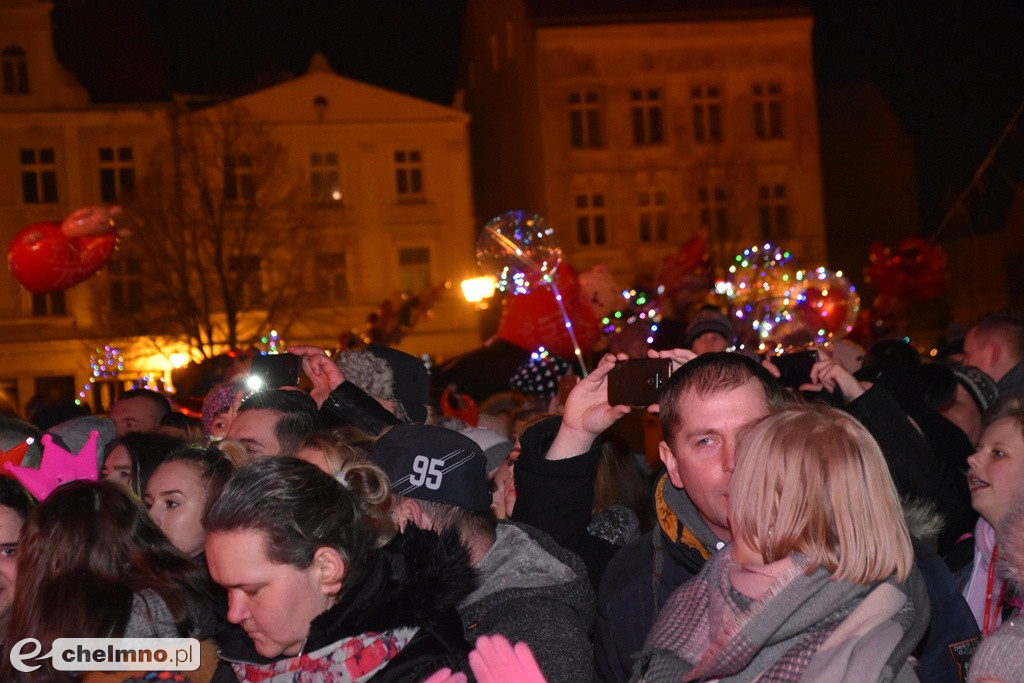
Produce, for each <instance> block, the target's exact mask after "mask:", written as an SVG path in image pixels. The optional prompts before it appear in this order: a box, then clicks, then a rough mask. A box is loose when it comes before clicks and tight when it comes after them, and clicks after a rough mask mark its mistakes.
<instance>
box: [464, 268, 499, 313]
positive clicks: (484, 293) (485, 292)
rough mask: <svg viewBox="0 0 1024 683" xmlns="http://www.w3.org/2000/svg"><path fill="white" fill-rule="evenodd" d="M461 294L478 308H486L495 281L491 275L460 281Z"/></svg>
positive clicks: (492, 292)
mask: <svg viewBox="0 0 1024 683" xmlns="http://www.w3.org/2000/svg"><path fill="white" fill-rule="evenodd" d="M461 284H462V296H463V297H465V299H466V301H468V302H469V303H471V304H473V306H474V307H475V308H476V309H477V310H478V311H482V310H484V309H485V308H487V306H488V303H489V300H490V299H491V298H492V297H493V296H494V288H495V286H496V285H497V282H496V281H495V279H494V278H493V277H490V276H487V275H483V276H481V277H474V278H469V279H468V280H463V281H462V283H461Z"/></svg>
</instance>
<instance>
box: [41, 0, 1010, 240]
mask: <svg viewBox="0 0 1024 683" xmlns="http://www.w3.org/2000/svg"><path fill="white" fill-rule="evenodd" d="M631 1H632V2H633V3H639V2H642V1H643V0H631ZM680 1H681V2H685V0H680ZM809 5H810V7H811V8H812V10H813V12H814V15H815V19H816V26H815V35H814V50H815V63H816V67H817V71H818V78H819V81H823V80H828V79H835V78H847V77H865V78H870V79H872V80H873V81H874V82H875V83H876V84H877V85H878V86H879V88H880V89H881V91H882V93H883V95H884V96H885V97H886V99H887V100H888V101H889V103H890V105H891V106H892V108H893V109H894V111H895V112H896V113H897V115H898V116H899V117H900V119H901V121H902V122H903V125H904V126H905V128H906V129H907V131H908V132H909V133H910V134H911V135H912V136H913V137H914V139H915V142H916V145H917V152H918V157H919V158H918V169H919V171H918V174H919V190H920V192H921V195H922V221H923V223H924V225H925V226H927V225H929V224H932V225H934V224H935V222H937V221H938V219H939V218H940V217H941V213H942V207H943V206H944V204H945V203H947V202H948V200H949V199H950V198H951V196H955V195H956V194H957V193H958V192H959V190H960V189H961V188H962V187H963V186H964V184H966V183H967V182H968V181H969V179H970V177H971V174H972V173H973V171H974V169H975V168H976V166H977V165H978V164H979V163H980V162H981V160H982V159H983V158H984V157H985V154H986V153H987V152H988V150H989V148H990V147H991V145H992V143H993V142H994V140H995V139H996V138H997V137H998V135H999V133H1000V131H1001V130H1002V128H1003V127H1004V126H1005V124H1006V122H1007V121H1008V120H1009V118H1010V117H1011V116H1012V114H1013V112H1014V111H1015V110H1016V109H1017V107H1018V106H1019V105H1020V103H1021V102H1022V101H1024V2H1018V1H1012V2H1011V1H1009V0H1004V1H1003V2H971V1H969V0H962V1H960V2H949V1H947V0H929V1H928V2H921V0H887V1H886V2H884V3H882V2H862V1H860V0H809ZM464 8H465V0H278V1H276V2H271V1H267V0H173V1H168V0H144V1H143V2H139V1H138V0H100V1H97V0H56V9H55V11H54V15H53V18H54V42H55V46H56V49H57V52H58V56H59V57H60V58H61V60H62V61H63V62H64V63H65V65H66V66H68V67H69V68H70V69H71V70H72V71H74V72H75V74H76V76H77V77H78V78H79V80H80V81H81V82H82V83H83V85H85V86H86V88H87V89H88V90H89V92H90V93H91V95H92V97H93V99H94V101H97V102H110V101H140V100H147V99H149V100H152V99H164V98H166V97H167V96H168V94H169V93H170V92H172V91H176V92H189V93H222V94H229V95H234V94H240V93H243V92H247V91H251V90H253V89H257V88H258V87H261V86H266V85H270V84H272V83H274V82H278V81H280V80H282V79H284V78H287V77H289V76H291V75H299V74H302V73H303V72H304V71H305V70H306V68H307V67H308V65H309V59H310V57H311V55H312V54H313V52H315V51H321V52H324V53H325V54H326V56H327V58H328V60H329V61H330V63H331V65H332V67H333V68H334V69H335V70H336V71H337V72H338V73H340V74H342V75H345V76H349V77H352V78H355V79H358V80H362V81H367V82H371V83H375V84H378V85H381V86H384V87H387V88H391V89H394V90H397V91H400V92H404V93H407V94H410V95H414V96H416V97H421V98H424V99H428V100H432V101H435V102H439V103H442V104H449V103H450V102H451V98H452V94H453V92H454V89H455V87H456V75H457V64H458V57H459V46H458V42H459V35H460V31H461V17H462V13H463V11H464Z"/></svg>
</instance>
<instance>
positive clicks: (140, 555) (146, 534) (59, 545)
mask: <svg viewBox="0 0 1024 683" xmlns="http://www.w3.org/2000/svg"><path fill="white" fill-rule="evenodd" d="M18 553H19V562H18V580H17V583H16V585H15V592H14V593H15V594H14V605H13V607H12V610H11V622H10V625H9V627H8V631H7V638H8V642H10V643H14V642H17V641H18V640H20V639H22V638H35V639H36V640H38V641H39V642H40V643H41V644H42V648H43V649H42V652H44V653H46V652H49V651H50V649H51V648H52V643H53V640H54V639H56V638H71V637H77V638H117V637H121V636H123V635H124V629H125V626H126V625H127V623H128V619H129V617H130V616H131V611H132V603H133V599H134V596H135V594H136V593H138V592H139V591H142V590H146V589H149V590H152V591H155V592H156V593H157V594H158V595H159V596H160V597H161V598H162V599H163V601H164V602H165V603H166V605H167V607H168V609H169V610H170V612H171V614H172V616H173V617H174V620H175V624H176V626H177V628H178V631H179V633H180V634H181V635H182V636H200V637H202V636H203V635H206V631H207V630H208V629H210V628H211V623H212V621H211V619H212V614H211V612H212V607H211V604H210V601H209V600H210V598H209V597H208V596H209V594H208V592H207V582H206V579H205V577H204V574H203V572H202V570H201V569H200V568H199V567H198V566H197V565H195V564H194V563H193V562H192V561H190V560H189V559H188V558H186V557H185V556H184V555H182V554H181V553H180V552H179V551H178V550H177V549H176V548H175V547H174V546H173V545H171V543H170V541H168V540H167V538H166V537H165V536H164V535H163V533H161V531H160V529H159V528H157V526H156V525H155V524H153V522H152V521H151V520H150V518H149V515H148V514H146V511H145V509H144V508H143V507H142V506H141V504H140V503H139V502H138V501H137V500H135V499H134V498H132V496H131V495H130V494H129V493H128V492H127V491H126V490H125V489H124V488H123V487H122V486H120V485H119V484H115V483H113V482H109V481H96V482H91V481H75V482H70V483H68V484H65V485H63V486H61V487H60V488H58V489H56V490H55V491H54V492H53V493H51V494H50V495H49V496H48V497H47V498H46V500H44V501H42V502H40V503H39V504H38V505H37V506H36V508H35V510H33V512H32V514H31V515H30V516H29V518H28V520H27V522H26V523H25V528H24V530H23V532H22V537H21V542H20V544H19V549H18ZM38 663H40V664H42V668H41V669H39V670H37V671H35V672H33V673H32V674H30V675H28V677H30V678H31V679H32V680H42V679H52V680H66V679H65V678H64V675H63V674H62V673H61V672H58V671H55V670H53V669H52V667H51V666H50V662H49V660H39V661H38ZM18 676H19V675H18V674H17V673H16V672H14V671H13V670H12V669H11V668H10V665H9V662H8V661H5V662H4V663H3V668H2V669H0V679H2V680H15V679H16V678H17V677H18Z"/></svg>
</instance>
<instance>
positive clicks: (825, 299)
mask: <svg viewBox="0 0 1024 683" xmlns="http://www.w3.org/2000/svg"><path fill="white" fill-rule="evenodd" d="M859 311H860V297H859V296H857V291H856V289H855V288H854V286H853V285H852V284H851V283H850V281H849V280H847V279H846V278H845V277H843V276H842V275H840V274H839V273H834V272H832V271H830V270H827V269H826V268H817V269H816V270H813V271H808V272H807V274H806V277H805V285H804V288H803V291H802V292H801V293H800V294H799V295H798V296H797V301H796V312H797V315H798V317H799V319H800V320H801V321H802V322H803V324H804V325H805V326H806V327H807V329H808V330H810V331H811V333H812V334H813V335H814V337H815V339H816V340H817V341H818V342H819V343H820V342H825V341H827V340H829V339H841V338H843V337H845V336H846V335H847V334H849V332H850V331H851V330H853V326H854V324H855V323H856V322H857V313H858V312H859Z"/></svg>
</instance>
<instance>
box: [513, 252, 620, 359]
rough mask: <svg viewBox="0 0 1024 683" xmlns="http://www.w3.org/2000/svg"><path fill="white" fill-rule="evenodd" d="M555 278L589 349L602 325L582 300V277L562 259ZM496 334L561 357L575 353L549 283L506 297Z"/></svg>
mask: <svg viewBox="0 0 1024 683" xmlns="http://www.w3.org/2000/svg"><path fill="white" fill-rule="evenodd" d="M555 282H556V283H557V284H558V289H559V291H560V292H561V294H562V303H564V304H565V309H566V312H567V313H568V315H569V319H570V320H571V321H572V326H573V332H574V333H575V335H576V341H577V342H579V345H580V349H581V350H582V351H583V353H586V352H588V351H589V350H590V348H591V347H592V346H593V345H594V344H595V343H596V342H597V339H598V337H599V335H600V329H599V328H598V325H597V320H596V319H595V318H594V315H593V313H591V311H590V309H589V308H588V307H587V306H586V305H584V304H583V303H582V302H580V301H579V291H580V288H579V277H578V276H577V274H576V272H575V271H574V270H572V268H570V267H569V266H568V265H567V264H565V263H563V264H562V265H561V266H559V268H558V270H557V271H556V273H555ZM497 336H499V337H501V338H502V339H504V340H505V341H507V342H511V343H513V344H515V345H516V346H518V347H519V348H522V349H526V350H528V351H529V350H533V349H536V348H537V347H538V346H543V347H544V348H546V349H547V350H548V351H550V352H551V353H553V354H555V355H556V356H560V357H562V358H573V357H574V356H575V355H576V349H575V347H574V346H573V344H572V340H571V339H570V338H569V332H568V331H567V330H566V327H565V319H564V318H563V317H562V312H561V310H560V309H559V308H558V303H557V302H556V301H555V295H554V293H553V292H552V290H551V288H550V287H538V288H537V289H535V290H533V291H532V292H529V293H528V294H519V295H517V296H510V297H508V298H506V299H505V304H504V308H503V309H502V311H501V322H500V323H498V333H497Z"/></svg>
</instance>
